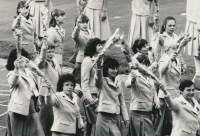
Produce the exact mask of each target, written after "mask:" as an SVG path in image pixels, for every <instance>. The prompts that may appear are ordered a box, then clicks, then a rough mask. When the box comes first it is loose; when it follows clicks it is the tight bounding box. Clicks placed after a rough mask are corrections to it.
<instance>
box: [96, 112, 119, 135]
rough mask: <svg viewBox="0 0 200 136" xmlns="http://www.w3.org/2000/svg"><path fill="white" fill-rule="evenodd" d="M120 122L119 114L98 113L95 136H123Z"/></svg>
mask: <svg viewBox="0 0 200 136" xmlns="http://www.w3.org/2000/svg"><path fill="white" fill-rule="evenodd" d="M120 121H121V120H120V115H119V114H110V113H103V112H100V113H98V115H97V123H96V133H95V136H122V134H121V131H120V125H121V122H120Z"/></svg>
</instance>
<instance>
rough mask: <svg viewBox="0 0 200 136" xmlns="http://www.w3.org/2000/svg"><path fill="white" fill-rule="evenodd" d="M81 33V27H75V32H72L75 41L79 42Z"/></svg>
mask: <svg viewBox="0 0 200 136" xmlns="http://www.w3.org/2000/svg"><path fill="white" fill-rule="evenodd" d="M79 33H80V28H78V27H77V26H76V27H75V28H74V30H73V32H72V38H73V39H74V41H75V42H76V43H78V42H79Z"/></svg>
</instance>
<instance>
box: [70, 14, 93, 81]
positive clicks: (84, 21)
mask: <svg viewBox="0 0 200 136" xmlns="http://www.w3.org/2000/svg"><path fill="white" fill-rule="evenodd" d="M88 22H89V18H88V17H87V16H86V15H84V14H81V15H80V16H79V17H78V18H77V22H76V26H75V28H74V30H73V32H72V38H73V40H74V41H75V43H76V46H77V48H78V50H79V51H78V54H77V56H76V63H75V68H74V71H73V73H74V76H75V78H76V82H77V83H78V84H79V85H80V84H81V64H82V62H83V60H84V50H85V47H86V45H87V42H88V40H89V39H91V38H94V33H93V32H92V31H91V30H89V29H88Z"/></svg>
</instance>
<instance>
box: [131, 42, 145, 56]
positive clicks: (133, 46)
mask: <svg viewBox="0 0 200 136" xmlns="http://www.w3.org/2000/svg"><path fill="white" fill-rule="evenodd" d="M147 43H148V42H147V40H145V39H141V38H139V39H137V40H136V41H135V43H134V44H133V45H132V47H131V49H132V51H133V52H134V53H135V54H136V53H137V52H138V51H137V49H138V50H141V49H142V47H143V46H145V45H146V44H147Z"/></svg>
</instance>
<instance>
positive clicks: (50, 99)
mask: <svg viewBox="0 0 200 136" xmlns="http://www.w3.org/2000/svg"><path fill="white" fill-rule="evenodd" d="M43 87H44V88H46V93H45V104H46V105H48V106H59V104H60V103H59V101H58V98H59V97H58V96H57V97H56V96H55V95H56V94H54V95H53V96H52V92H51V89H49V88H47V87H45V86H43Z"/></svg>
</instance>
